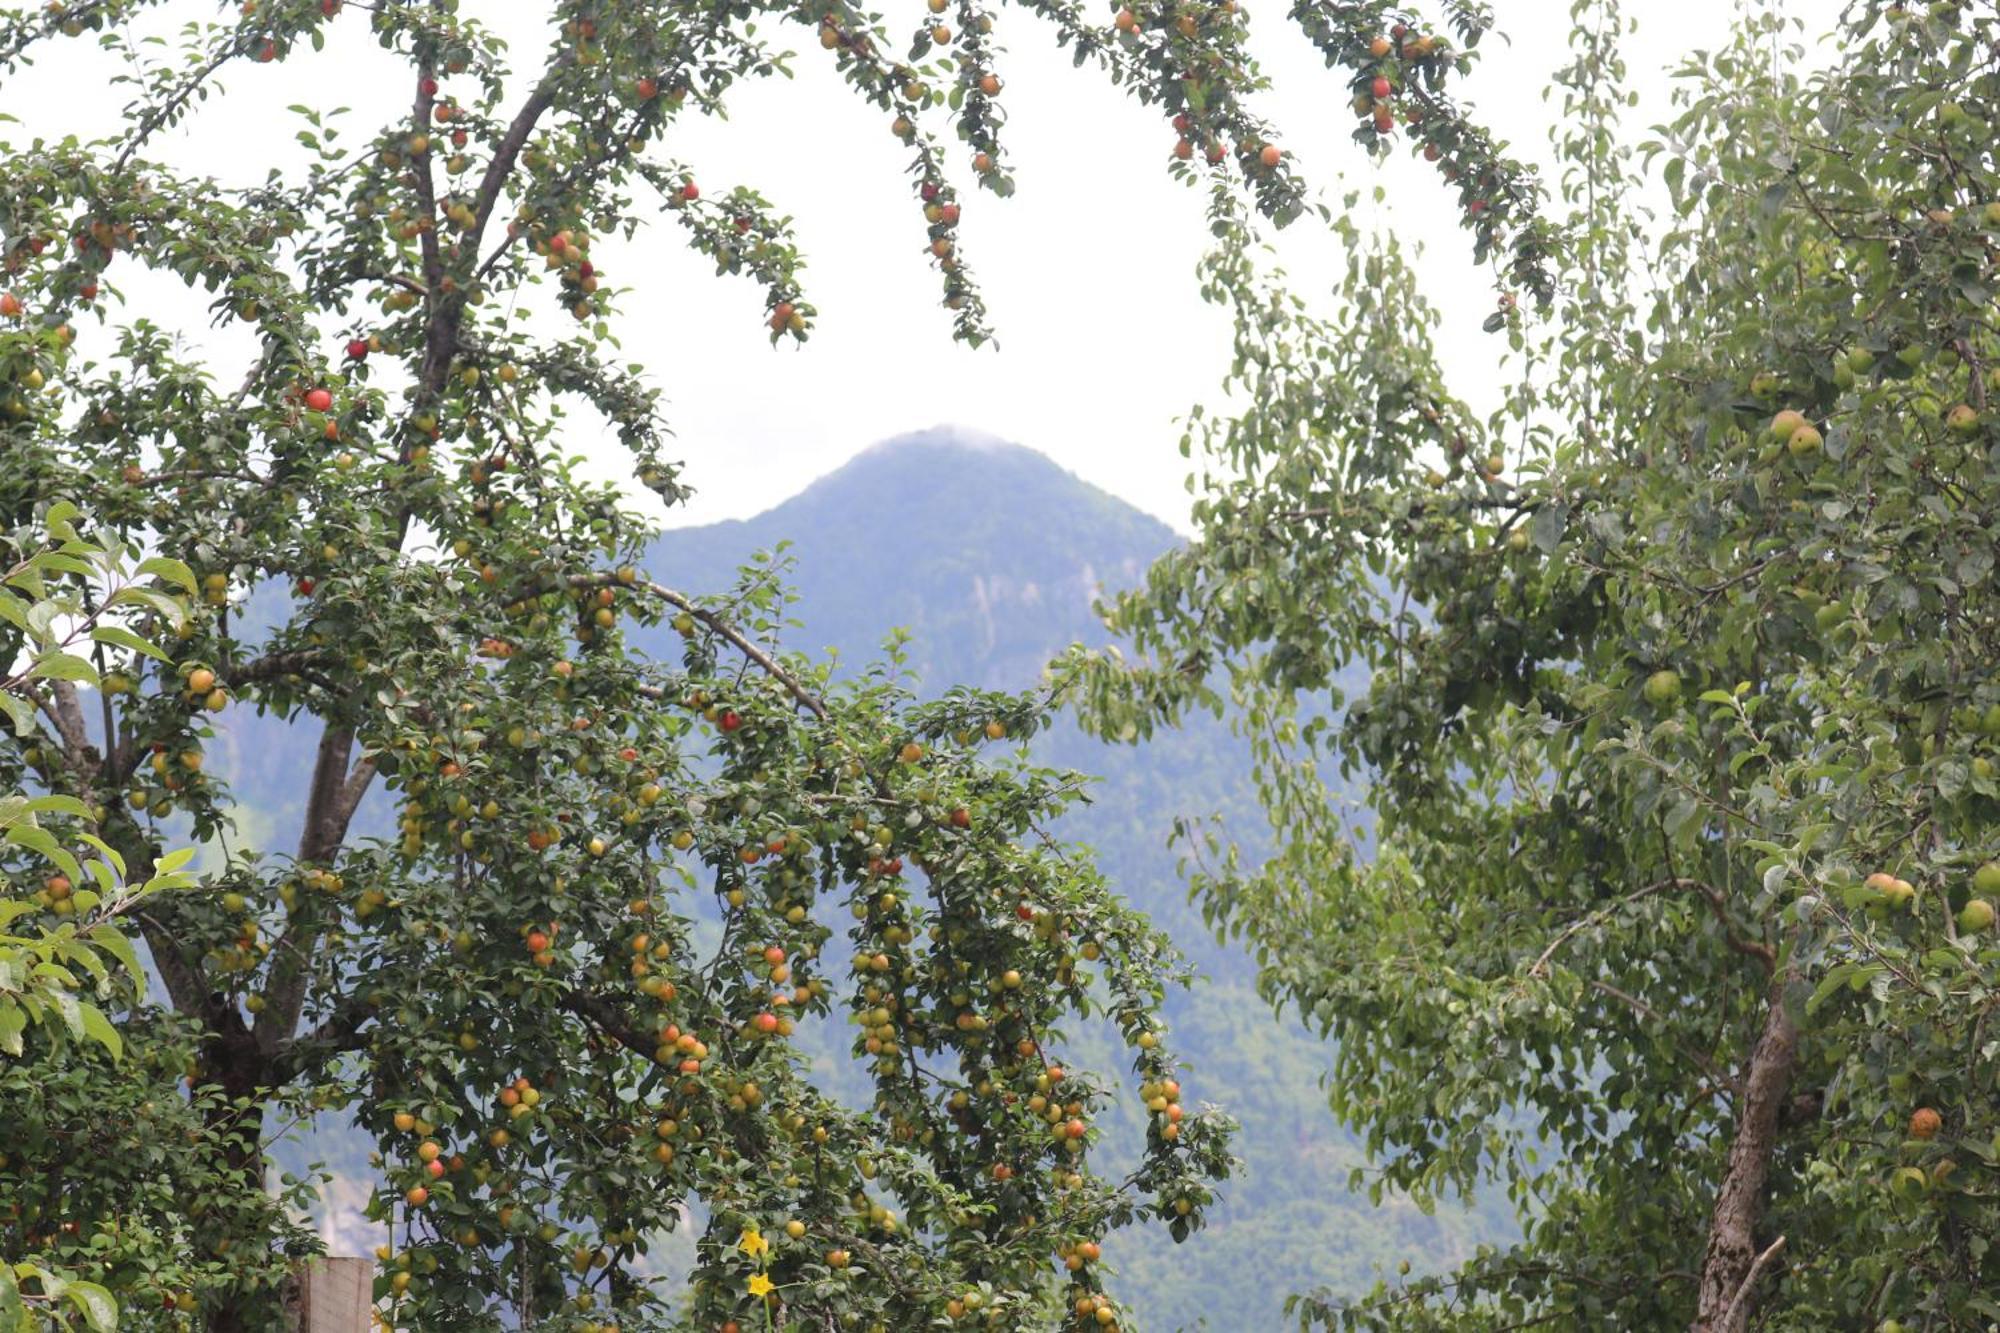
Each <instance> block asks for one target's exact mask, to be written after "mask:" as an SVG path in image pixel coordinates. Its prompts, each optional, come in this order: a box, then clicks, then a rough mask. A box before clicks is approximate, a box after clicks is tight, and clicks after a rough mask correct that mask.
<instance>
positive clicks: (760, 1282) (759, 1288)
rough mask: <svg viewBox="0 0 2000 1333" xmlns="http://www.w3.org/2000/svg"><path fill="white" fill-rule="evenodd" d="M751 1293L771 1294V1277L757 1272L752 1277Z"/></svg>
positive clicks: (757, 1294) (755, 1294) (753, 1294)
mask: <svg viewBox="0 0 2000 1333" xmlns="http://www.w3.org/2000/svg"><path fill="white" fill-rule="evenodd" d="M752 1234H755V1233H752ZM759 1239H761V1237H760V1238H759ZM750 1294H751V1295H752V1296H768V1295H770V1294H771V1279H770V1278H767V1277H765V1276H764V1275H763V1274H762V1273H758V1274H756V1275H755V1276H753V1277H752V1278H751V1279H750Z"/></svg>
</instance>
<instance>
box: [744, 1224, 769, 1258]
mask: <svg viewBox="0 0 2000 1333" xmlns="http://www.w3.org/2000/svg"><path fill="white" fill-rule="evenodd" d="M736 1248H738V1249H740V1250H742V1251H743V1253H745V1254H747V1255H749V1256H750V1257H751V1258H752V1259H755V1258H758V1257H759V1256H761V1255H762V1254H763V1253H764V1252H765V1251H766V1250H768V1249H770V1248H771V1242H770V1241H768V1240H765V1239H764V1235H763V1233H762V1232H760V1231H758V1230H757V1228H756V1227H745V1228H743V1239H742V1240H739V1241H737V1242H736Z"/></svg>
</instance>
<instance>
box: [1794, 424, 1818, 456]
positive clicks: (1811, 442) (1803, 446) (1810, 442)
mask: <svg viewBox="0 0 2000 1333" xmlns="http://www.w3.org/2000/svg"><path fill="white" fill-rule="evenodd" d="M1825 443H1826V441H1825V439H1823V438H1822V437H1821V436H1820V433H1819V430H1818V428H1817V427H1814V426H1811V425H1805V426H1800V427H1799V428H1798V429H1797V430H1795V431H1793V432H1792V434H1791V437H1790V438H1789V439H1787V440H1786V441H1785V448H1787V449H1789V450H1791V451H1792V457H1793V458H1811V457H1812V456H1813V455H1814V454H1816V453H1818V452H1819V450H1820V446H1821V445H1823V444H1825Z"/></svg>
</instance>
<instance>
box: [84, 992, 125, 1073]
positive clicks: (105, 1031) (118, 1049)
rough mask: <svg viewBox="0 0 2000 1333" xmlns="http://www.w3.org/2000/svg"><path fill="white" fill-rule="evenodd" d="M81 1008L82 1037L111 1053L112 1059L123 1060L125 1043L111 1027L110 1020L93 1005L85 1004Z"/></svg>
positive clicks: (116, 1030)
mask: <svg viewBox="0 0 2000 1333" xmlns="http://www.w3.org/2000/svg"><path fill="white" fill-rule="evenodd" d="M82 1008H83V1032H84V1035H85V1036H87V1037H90V1038H92V1039H93V1040H95V1041H96V1042H98V1043H99V1044H100V1045H102V1046H103V1047H104V1049H105V1050H107V1051H109V1052H111V1058H112V1059H114V1060H122V1059H124V1058H125V1041H124V1039H123V1038H122V1037H120V1036H119V1035H118V1029H116V1028H114V1027H112V1026H111V1020H110V1019H108V1018H106V1017H105V1016H104V1011H103V1010H101V1009H99V1008H98V1007H97V1006H96V1005H94V1004H86V1005H84V1006H82Z"/></svg>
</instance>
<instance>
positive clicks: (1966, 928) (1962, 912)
mask: <svg viewBox="0 0 2000 1333" xmlns="http://www.w3.org/2000/svg"><path fill="white" fill-rule="evenodd" d="M1992 927H1993V904H1992V903H1990V902H1988V901H1986V899H1984V898H1974V899H1973V900H1972V901H1971V902H1968V903H1967V904H1966V905H1965V906H1964V907H1962V908H1960V909H1959V913H1958V929H1959V931H1960V933H1962V934H1966V935H1977V934H1978V933H1979V932H1980V931H1982V930H1990V929H1992Z"/></svg>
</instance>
